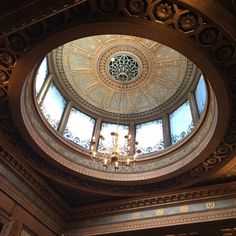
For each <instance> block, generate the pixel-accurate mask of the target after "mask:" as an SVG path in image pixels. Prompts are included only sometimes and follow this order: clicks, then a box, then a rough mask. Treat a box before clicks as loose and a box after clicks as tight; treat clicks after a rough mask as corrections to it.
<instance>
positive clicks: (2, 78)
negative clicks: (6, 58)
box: [0, 70, 8, 83]
mask: <svg viewBox="0 0 236 236" xmlns="http://www.w3.org/2000/svg"><path fill="white" fill-rule="evenodd" d="M7 80H8V76H7V75H6V73H5V72H4V71H2V70H0V83H6V82H7Z"/></svg>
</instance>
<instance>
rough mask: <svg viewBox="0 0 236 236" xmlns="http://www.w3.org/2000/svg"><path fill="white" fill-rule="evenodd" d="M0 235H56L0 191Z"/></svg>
mask: <svg viewBox="0 0 236 236" xmlns="http://www.w3.org/2000/svg"><path fill="white" fill-rule="evenodd" d="M0 222H1V224H0V229H1V226H2V229H1V234H0V236H3V235H4V236H8V235H9V236H10V235H11V236H13V235H14V236H16V235H20V236H22V235H24V236H26V235H27V236H41V235H45V236H56V235H57V234H55V233H53V232H52V231H51V230H49V229H48V228H47V227H46V226H45V225H44V224H43V222H40V221H38V220H37V219H36V218H35V217H34V216H32V215H31V214H30V213H29V212H27V211H26V210H25V209H24V208H23V207H21V206H20V205H19V204H18V203H17V202H15V201H14V200H13V199H12V198H10V197H9V196H7V195H6V194H4V193H3V192H0Z"/></svg>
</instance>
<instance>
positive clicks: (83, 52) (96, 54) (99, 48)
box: [52, 34, 194, 119]
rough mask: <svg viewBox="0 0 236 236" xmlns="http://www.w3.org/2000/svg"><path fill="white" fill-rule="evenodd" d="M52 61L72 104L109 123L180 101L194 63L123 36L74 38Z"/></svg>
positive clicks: (149, 42) (145, 41)
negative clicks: (103, 118)
mask: <svg viewBox="0 0 236 236" xmlns="http://www.w3.org/2000/svg"><path fill="white" fill-rule="evenodd" d="M52 57H53V60H55V64H54V66H53V68H52V70H53V71H54V72H53V73H55V74H56V75H57V77H58V81H59V83H60V85H61V86H62V87H63V90H64V91H65V93H67V95H68V96H69V97H70V99H72V100H73V101H74V102H75V103H77V104H78V106H80V107H83V108H84V109H86V110H90V112H92V113H96V115H102V116H103V117H107V118H111V119H112V118H113V117H114V116H115V114H117V113H118V111H119V113H120V117H121V118H126V119H137V118H139V119H141V118H146V117H147V116H149V117H150V116H151V115H153V114H156V113H160V112H161V111H163V110H165V109H166V108H167V107H168V106H169V105H171V103H172V102H174V101H176V100H178V99H179V98H180V97H181V96H183V93H184V92H185V91H186V89H188V88H189V86H191V83H192V78H191V75H192V74H193V73H194V65H193V63H192V62H190V61H189V60H188V59H187V58H186V57H184V56H183V55H182V54H180V53H178V52H177V51H175V50H173V49H171V48H169V47H167V46H165V45H163V44H160V43H157V42H154V41H152V40H148V39H144V38H139V37H135V36H127V35H115V34H114V35H96V36H91V37H86V38H82V39H78V40H75V41H72V42H69V43H67V44H65V45H63V46H61V47H59V48H57V49H56V50H54V51H53V52H52ZM124 81H125V82H124ZM121 82H122V83H121ZM121 87H122V91H124V93H123V95H122V96H123V97H122V100H123V103H122V106H121V107H119V109H118V107H117V100H119V95H120V89H121Z"/></svg>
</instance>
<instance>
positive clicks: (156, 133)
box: [136, 119, 164, 154]
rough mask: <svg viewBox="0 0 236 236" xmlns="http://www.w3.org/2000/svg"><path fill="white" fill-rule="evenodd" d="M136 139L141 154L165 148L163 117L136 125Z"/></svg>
mask: <svg viewBox="0 0 236 236" xmlns="http://www.w3.org/2000/svg"><path fill="white" fill-rule="evenodd" d="M136 141H137V142H138V148H139V149H140V150H141V152H142V153H141V154H146V153H151V152H157V151H160V150H163V149H164V142H163V124H162V119H159V120H155V121H151V122H147V123H143V124H140V125H137V126H136Z"/></svg>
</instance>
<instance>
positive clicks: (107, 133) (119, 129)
mask: <svg viewBox="0 0 236 236" xmlns="http://www.w3.org/2000/svg"><path fill="white" fill-rule="evenodd" d="M111 132H116V133H118V134H119V152H120V154H121V155H125V154H126V153H125V152H124V148H125V146H126V140H125V138H124V136H125V135H128V134H129V126H127V125H117V124H110V123H102V127H101V133H100V134H101V135H102V136H103V137H104V138H105V140H104V141H103V142H102V140H99V145H98V152H103V148H104V147H105V148H106V151H107V152H108V153H111V152H112V146H113V139H112V136H111Z"/></svg>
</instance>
